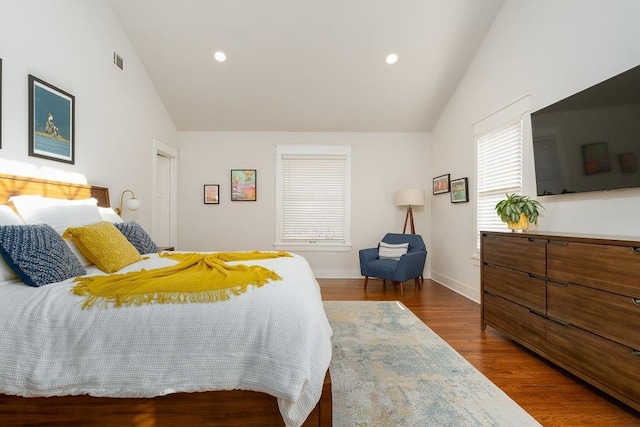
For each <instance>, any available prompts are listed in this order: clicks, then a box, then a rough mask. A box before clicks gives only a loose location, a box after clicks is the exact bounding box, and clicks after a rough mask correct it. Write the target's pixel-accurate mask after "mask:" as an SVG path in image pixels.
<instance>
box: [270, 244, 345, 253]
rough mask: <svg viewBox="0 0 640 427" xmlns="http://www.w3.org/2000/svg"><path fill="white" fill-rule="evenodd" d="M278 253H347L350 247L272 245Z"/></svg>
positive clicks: (337, 245)
mask: <svg viewBox="0 0 640 427" xmlns="http://www.w3.org/2000/svg"><path fill="white" fill-rule="evenodd" d="M273 246H274V247H275V249H276V250H278V251H292V252H300V251H313V252H349V251H350V250H351V245H347V244H337V243H274V245H273Z"/></svg>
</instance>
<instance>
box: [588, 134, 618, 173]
mask: <svg viewBox="0 0 640 427" xmlns="http://www.w3.org/2000/svg"><path fill="white" fill-rule="evenodd" d="M582 158H583V166H584V174H585V175H593V174H596V173H603V172H609V171H610V170H611V165H609V151H608V149H607V143H606V142H595V143H593V144H584V145H583V146H582Z"/></svg>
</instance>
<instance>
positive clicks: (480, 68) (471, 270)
mask: <svg viewBox="0 0 640 427" xmlns="http://www.w3.org/2000/svg"><path fill="white" fill-rule="evenodd" d="M638 16H640V2H639V1H637V0H562V1H558V0H536V1H529V0H507V1H506V2H505V4H504V6H503V8H502V10H501V11H500V13H499V15H498V16H497V18H496V20H495V22H494V24H493V26H492V27H491V29H490V31H489V33H488V34H487V36H486V38H485V40H484V42H483V44H482V46H481V48H480V50H479V51H478V53H477V55H476V57H475V58H474V60H473V62H472V64H471V65H470V67H469V69H468V70H467V72H466V74H465V77H464V79H463V80H462V82H461V83H460V85H459V86H458V88H457V90H456V92H455V94H454V96H453V97H452V99H451V100H450V102H449V104H448V105H447V108H446V109H445V111H444V112H443V114H442V116H441V117H440V119H439V121H438V123H437V125H436V126H435V128H434V130H433V134H432V138H433V140H432V143H433V149H432V156H433V157H432V161H433V165H434V166H433V172H434V173H435V174H436V175H439V174H441V173H447V172H451V174H452V177H453V175H456V176H469V177H470V186H471V188H472V189H475V184H476V183H475V154H474V153H475V151H474V145H473V132H472V125H473V124H474V123H475V122H477V121H479V120H481V119H482V118H484V117H486V116H488V115H490V114H492V113H494V112H495V111H497V110H499V109H501V108H503V107H504V106H506V105H508V104H510V103H512V102H514V101H516V100H518V99H520V98H522V97H523V96H525V95H528V94H530V95H531V98H530V99H531V108H532V110H533V111H535V110H537V109H539V108H542V107H544V106H546V105H549V104H551V103H553V102H556V101H558V100H560V99H562V98H565V97H567V96H569V95H572V94H574V93H576V92H578V91H580V90H582V89H585V88H587V87H589V86H591V85H593V84H595V83H598V82H600V81H602V80H605V79H607V78H609V77H612V76H614V75H615V74H618V73H620V72H622V71H625V70H627V69H629V68H632V67H634V66H636V65H638V64H640V43H638V40H640V26H639V25H638V23H637V17H638ZM527 140H528V141H530V140H531V139H530V136H529V137H528V138H527ZM526 152H527V157H526V158H525V161H526V163H527V164H528V165H529V166H530V165H531V164H532V161H533V160H532V158H531V150H530V147H527V150H526ZM532 185H533V187H532ZM525 186H526V188H535V177H534V175H533V172H532V171H531V172H527V174H526V176H525ZM529 194H531V195H535V193H529ZM639 196H640V190H618V191H611V192H609V193H583V194H572V195H562V196H548V197H540V198H539V200H540V202H541V203H542V204H543V205H544V207H545V208H546V210H545V211H544V213H543V215H542V216H541V218H540V225H539V229H540V230H545V231H565V232H578V233H597V234H613V235H621V236H633V237H635V238H640V221H638V215H637V212H639V211H640V197H639ZM474 200H475V196H474V195H473V192H472V194H471V203H469V204H465V205H463V206H459V205H456V206H452V205H450V204H449V203H448V201H447V200H444V199H440V198H436V199H435V201H434V203H433V205H432V212H431V213H432V216H433V220H432V222H433V224H434V227H433V228H432V233H433V237H432V245H433V247H434V248H436V249H437V250H436V251H434V253H433V256H432V258H431V262H432V264H431V266H432V277H433V278H434V279H436V280H438V281H440V282H441V283H443V284H445V285H447V286H450V287H451V288H453V289H455V290H457V291H458V292H460V293H463V294H465V295H467V296H468V297H470V298H472V299H475V300H479V296H480V271H479V267H478V265H477V264H478V262H477V259H474V258H472V255H473V254H474V250H475V235H474V232H473V229H474V221H475V217H474V203H473V202H474ZM613 218H615V219H613Z"/></svg>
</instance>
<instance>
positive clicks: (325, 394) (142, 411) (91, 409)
mask: <svg viewBox="0 0 640 427" xmlns="http://www.w3.org/2000/svg"><path fill="white" fill-rule="evenodd" d="M21 194H31V195H42V196H46V197H55V198H61V199H83V198H88V197H95V198H96V199H97V200H98V205H99V206H103V207H109V189H108V188H105V187H95V186H91V185H83V184H69V183H65V182H59V181H48V180H43V179H39V178H25V177H19V176H12V175H3V174H0V204H7V203H8V199H9V197H11V196H14V195H21ZM332 417H333V414H332V394H331V377H330V375H329V371H328V370H327V374H326V377H325V380H324V384H323V386H322V396H321V397H320V401H319V402H318V404H317V405H316V407H315V408H314V410H313V411H312V412H311V414H310V415H309V417H308V418H307V420H306V421H305V423H304V424H303V425H304V426H307V427H316V426H321V427H328V426H331V425H332ZM42 424H46V425H47V426H69V425H82V426H132V425H135V426H140V427H146V426H149V427H151V426H153V427H158V426H170V427H177V426H183V425H184V426H193V427H201V426H247V427H249V426H261V427H267V426H283V425H284V422H283V420H282V416H281V415H280V411H279V409H278V403H277V400H276V398H275V397H273V396H270V395H268V394H266V393H258V392H253V391H243V390H233V391H210V392H200V393H175V394H170V395H167V396H159V397H154V398H151V399H120V398H103V397H100V398H99V397H91V396H86V395H85V396H62V397H30V398H27V397H19V396H9V395H5V394H1V391H0V426H4V425H11V426H34V425H42Z"/></svg>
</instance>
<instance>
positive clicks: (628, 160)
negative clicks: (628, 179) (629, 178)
mask: <svg viewBox="0 0 640 427" xmlns="http://www.w3.org/2000/svg"><path fill="white" fill-rule="evenodd" d="M618 160H620V171H621V172H623V173H629V172H637V171H638V166H637V164H636V155H635V154H633V153H622V154H618Z"/></svg>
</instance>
